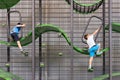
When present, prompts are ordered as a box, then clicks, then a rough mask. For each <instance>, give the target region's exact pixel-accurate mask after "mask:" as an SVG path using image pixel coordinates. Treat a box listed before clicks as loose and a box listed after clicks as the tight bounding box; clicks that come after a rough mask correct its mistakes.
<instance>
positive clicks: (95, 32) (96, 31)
mask: <svg viewBox="0 0 120 80" xmlns="http://www.w3.org/2000/svg"><path fill="white" fill-rule="evenodd" d="M99 30H100V27H99V28H98V29H97V30H95V31H94V32H93V33H92V35H95V34H97V33H98V31H99Z"/></svg>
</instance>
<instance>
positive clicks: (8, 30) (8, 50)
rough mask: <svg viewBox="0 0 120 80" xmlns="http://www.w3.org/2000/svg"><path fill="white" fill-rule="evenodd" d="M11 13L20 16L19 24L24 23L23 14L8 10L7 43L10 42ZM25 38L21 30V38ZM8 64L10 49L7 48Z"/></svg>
mask: <svg viewBox="0 0 120 80" xmlns="http://www.w3.org/2000/svg"><path fill="white" fill-rule="evenodd" d="M11 13H18V14H19V22H20V23H21V22H22V17H21V13H20V12H19V11H10V9H7V25H8V29H7V37H8V39H7V41H8V42H10V38H9V35H10V14H11ZM22 36H23V33H22V30H21V37H22ZM7 62H8V63H9V62H10V47H7ZM7 71H8V72H9V71H10V67H8V69H7Z"/></svg>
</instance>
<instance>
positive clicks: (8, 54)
mask: <svg viewBox="0 0 120 80" xmlns="http://www.w3.org/2000/svg"><path fill="white" fill-rule="evenodd" d="M9 11H10V9H7V24H8V29H7V41H8V42H10V39H9V35H10V14H9ZM7 62H8V63H9V62H10V47H7ZM7 71H8V72H10V67H8V68H7Z"/></svg>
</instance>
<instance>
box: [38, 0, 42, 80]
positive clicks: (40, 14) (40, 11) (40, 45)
mask: <svg viewBox="0 0 120 80" xmlns="http://www.w3.org/2000/svg"><path fill="white" fill-rule="evenodd" d="M39 21H40V24H42V0H39ZM40 62H42V35H40V36H39V63H40ZM39 80H42V68H41V67H40V65H39Z"/></svg>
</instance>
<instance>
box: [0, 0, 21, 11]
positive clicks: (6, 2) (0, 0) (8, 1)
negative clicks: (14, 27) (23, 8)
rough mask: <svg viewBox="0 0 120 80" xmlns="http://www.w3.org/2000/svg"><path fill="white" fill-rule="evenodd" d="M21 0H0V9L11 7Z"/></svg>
mask: <svg viewBox="0 0 120 80" xmlns="http://www.w3.org/2000/svg"><path fill="white" fill-rule="evenodd" d="M19 1H20V0H0V9H9V8H11V7H13V6H14V5H16V4H17V3H18V2H19Z"/></svg>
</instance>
